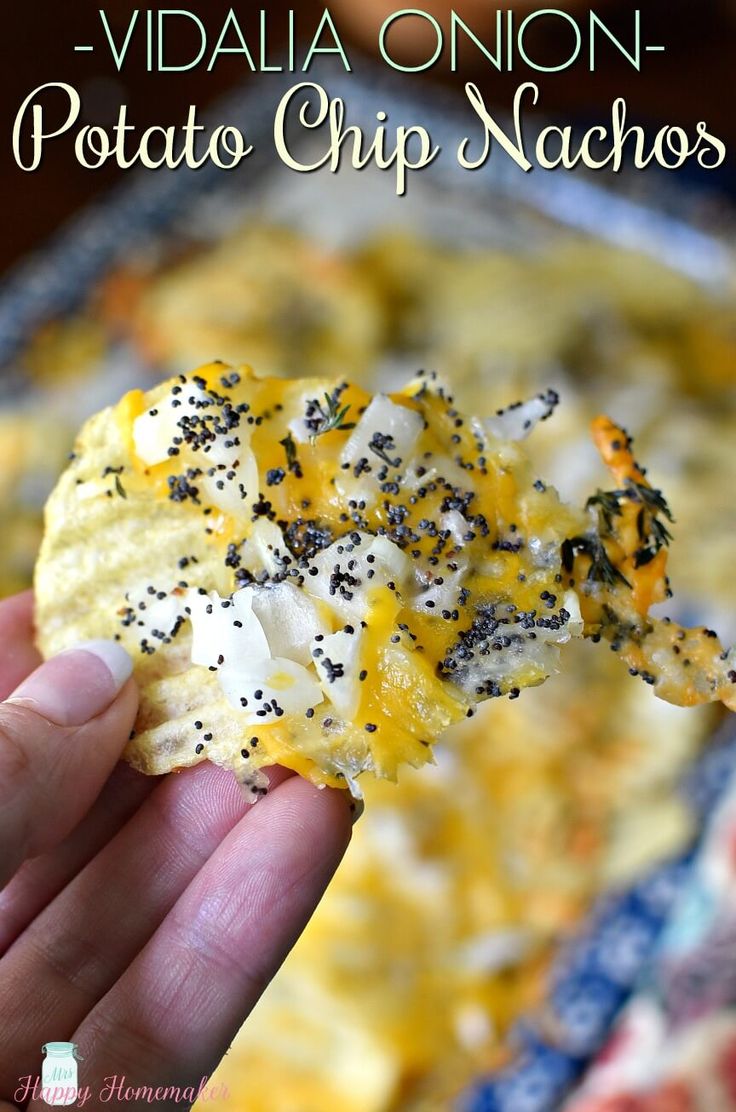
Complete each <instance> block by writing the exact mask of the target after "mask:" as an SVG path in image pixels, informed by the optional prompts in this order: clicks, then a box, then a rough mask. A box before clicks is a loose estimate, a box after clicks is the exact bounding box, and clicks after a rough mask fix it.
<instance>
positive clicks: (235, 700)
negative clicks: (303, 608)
mask: <svg viewBox="0 0 736 1112" xmlns="http://www.w3.org/2000/svg"><path fill="white" fill-rule="evenodd" d="M218 678H219V680H220V684H221V686H222V689H223V691H224V692H225V697H226V699H227V700H228V702H229V703H230V704H231V705H232V706H233V707H235V708H236V709H237V710H239V711H242V712H243V721H244V722H245V723H247V724H249V725H253V726H258V725H265V724H266V723H269V722H278V720H279V719H280V718H282V717H283V716H284V715H286V714H303V713H304V712H305V711H306V710H307V709H308V708H309V707H314V706H318V705H319V704H320V703H321V702H322V699H323V696H322V691H321V689H320V685H319V684H318V682H317V680H316V679H315V677H314V676H313V675H312V674H311V673H310V672H308V671H307V669H306V668H305V667H304V666H303V665H301V664H297V663H296V662H295V661H293V660H287V659H286V658H285V657H274V658H273V659H271V660H251V661H250V662H247V663H240V662H239V663H238V664H237V666H235V665H228V666H226V667H224V668H222V669H221V670H220V674H219V677H218ZM259 712H265V713H259Z"/></svg>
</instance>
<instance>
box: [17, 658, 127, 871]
mask: <svg viewBox="0 0 736 1112" xmlns="http://www.w3.org/2000/svg"><path fill="white" fill-rule="evenodd" d="M131 673H132V663H131V660H130V657H129V656H128V654H127V653H126V652H125V650H124V649H123V648H122V647H121V646H120V645H118V644H117V643H116V642H115V641H88V642H85V643H84V644H81V645H78V646H77V647H75V648H74V649H70V650H68V651H67V652H63V653H61V654H60V655H59V656H56V657H53V658H52V659H51V660H48V661H46V663H45V664H42V665H41V666H40V667H39V668H37V669H36V670H35V672H32V673H31V675H30V676H28V678H27V679H25V680H24V681H23V683H22V684H21V685H20V687H18V688H17V689H16V690H15V691H14V692H13V694H12V695H11V696H10V697H9V698H8V699H7V700H6V701H5V702H4V703H0V887H2V885H4V884H5V883H6V882H7V881H8V880H9V879H10V877H11V876H12V875H13V873H14V872H15V870H16V869H17V868H18V866H19V865H20V864H21V862H22V861H23V860H24V859H25V858H26V857H31V856H34V855H35V854H37V853H40V852H41V851H42V850H46V849H48V848H49V847H50V846H52V845H54V844H56V843H57V842H59V841H60V840H61V839H62V838H64V837H65V836H66V835H67V834H68V833H69V832H70V831H71V830H72V829H73V828H74V827H75V826H76V825H77V823H78V822H79V821H80V819H81V818H82V817H83V816H84V815H85V814H86V812H87V811H88V810H89V808H90V806H91V805H92V803H93V802H94V800H95V798H96V797H97V795H98V793H99V792H100V790H101V788H102V785H103V784H104V782H105V780H106V779H107V777H108V776H109V774H110V772H111V771H112V768H113V766H114V765H115V763H116V761H117V760H118V758H119V756H120V754H121V752H122V750H123V747H124V745H125V742H126V741H127V739H128V736H129V734H130V730H131V727H132V725H133V721H134V719H135V712H136V706H137V695H136V690H135V684H134V683H133V682H132V681H131V679H130V676H131Z"/></svg>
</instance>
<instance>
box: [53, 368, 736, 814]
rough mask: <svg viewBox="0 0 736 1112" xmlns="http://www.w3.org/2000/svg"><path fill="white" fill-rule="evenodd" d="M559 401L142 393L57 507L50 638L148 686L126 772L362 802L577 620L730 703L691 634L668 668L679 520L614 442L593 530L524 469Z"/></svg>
mask: <svg viewBox="0 0 736 1112" xmlns="http://www.w3.org/2000/svg"><path fill="white" fill-rule="evenodd" d="M557 400H558V399H557V397H556V395H554V394H553V393H552V392H548V393H546V394H541V395H539V396H538V397H536V398H533V399H531V400H530V401H529V402H526V403H518V404H515V405H513V406H511V407H509V408H508V409H506V410H504V411H498V412H497V413H496V414H495V415H494V416H493V417H490V418H487V419H485V420H482V419H478V418H470V417H466V416H464V415H462V414H461V413H460V412H459V411H458V410H457V409H456V408H455V406H454V403H453V399H452V397H451V396H450V395H449V394H448V393H447V391H446V389H445V388H444V387H443V386H442V384H441V383H440V382H439V381H438V380H437V379H436V376H434V375H424V374H420V375H419V376H418V377H417V378H416V379H415V380H413V381H412V382H410V383H409V384H408V385H407V386H406V387H405V388H404V389H403V390H401V391H399V392H397V393H394V394H390V395H387V394H376V395H374V396H373V397H371V396H370V395H369V394H368V393H366V392H365V391H364V390H362V389H360V388H359V387H356V386H353V385H350V384H348V383H346V382H343V381H339V380H338V381H335V380H333V379H302V380H291V381H287V380H281V379H271V378H259V377H258V376H257V375H255V374H254V373H253V372H252V371H251V370H250V369H248V368H243V369H241V370H240V371H233V370H232V369H231V368H228V367H225V366H224V365H222V364H212V365H209V366H207V367H204V368H201V369H200V370H199V371H198V372H196V373H194V374H193V375H190V376H185V375H180V376H179V377H178V378H174V379H172V380H169V381H168V382H165V383H163V384H161V385H160V386H159V387H157V388H156V389H154V390H152V391H150V392H149V393H147V394H144V393H143V392H142V391H133V392H132V393H130V394H128V395H126V397H125V398H123V399H122V401H121V402H120V403H119V405H118V406H117V407H115V408H113V409H108V410H105V411H103V412H102V413H100V414H98V415H97V416H96V417H94V418H93V419H92V420H91V421H90V422H89V423H88V424H87V425H86V426H85V428H84V429H83V431H82V434H81V436H80V439H79V442H78V445H77V448H76V452H75V458H74V460H73V461H72V464H71V466H70V467H69V469H68V470H67V472H66V473H65V475H64V476H63V477H62V479H61V481H60V483H59V485H58V487H57V489H56V491H55V493H54V495H53V496H52V498H51V500H50V501H49V504H48V508H47V528H46V536H45V539H44V544H43V548H42V552H41V555H40V559H39V563H38V568H37V576H36V587H37V595H38V625H39V640H40V645H41V647H42V649H43V651H44V652H45V653H52V652H56V651H59V650H60V649H62V648H64V647H67V646H69V645H70V644H73V643H74V642H76V641H79V640H83V639H86V638H88V637H93V636H94V637H99V636H116V637H117V638H119V639H120V640H121V642H122V643H123V644H124V645H125V647H126V648H127V649H128V650H129V651H130V652H131V654H132V655H133V658H134V661H135V671H136V676H137V679H138V681H139V684H140V686H141V706H140V713H139V718H138V721H137V723H136V730H135V736H134V737H133V738H132V739H131V742H130V744H129V746H128V748H127V751H126V756H127V757H128V759H129V760H130V761H131V763H132V764H133V765H135V766H136V767H138V768H140V769H141V770H143V771H145V772H148V773H161V772H166V771H168V770H170V769H173V768H178V767H182V766H187V765H192V764H196V763H198V762H199V761H202V760H205V759H209V760H212V761H214V762H215V763H218V764H221V765H224V766H225V767H228V768H231V769H232V770H233V771H234V772H235V774H236V776H237V777H238V779H239V780H240V781H241V783H243V784H244V785H245V786H246V787H247V789H248V790H249V791H250V792H251V793H253V794H254V795H258V794H259V793H260V792H262V791H264V790H265V786H266V780H265V777H264V775H263V773H262V772H261V771H260V770H261V769H262V767H263V766H265V765H270V764H274V763H279V764H283V765H286V766H287V767H290V768H293V769H295V770H296V771H298V772H300V773H303V774H305V775H307V776H309V777H310V778H311V779H312V780H314V781H315V782H316V783H318V784H330V785H334V786H347V787H349V788H350V790H351V791H353V792H354V793H358V792H359V786H358V777H359V776H360V775H361V774H362V773H364V772H372V773H374V774H375V775H376V776H378V777H383V778H388V779H395V778H396V774H397V771H398V768H399V766H400V765H401V764H404V763H408V764H411V765H414V766H419V765H422V764H424V763H426V762H427V761H428V760H430V759H431V746H432V744H433V743H434V742H435V741H436V740H437V738H438V737H439V736H440V735H441V734H442V732H443V731H444V730H445V728H446V727H447V726H449V725H450V724H451V723H453V722H456V721H459V720H460V719H462V718H463V717H465V716H466V715H468V714H469V713H472V709H473V706H474V705H475V704H476V703H478V702H480V701H482V700H484V699H487V698H494V697H499V696H503V695H508V696H510V697H512V698H515V697H516V696H517V695H518V694H519V693H520V691H521V689H522V688H524V687H529V686H534V685H537V684H539V683H541V682H543V681H544V680H545V679H546V678H547V677H548V676H549V675H550V674H551V673H552V672H554V671H556V669H557V666H558V659H559V651H560V646H561V645H563V644H565V643H566V642H568V641H570V640H571V639H572V638H575V637H579V636H581V635H582V633H583V627H584V622H583V617H584V618H585V623H586V632H588V633H590V634H592V635H593V636H594V637H596V638H598V637H599V636H600V635H601V631H602V630H603V632H606V635H607V632H608V630H609V629H612V628H615V630H616V632H615V637H614V638H613V639H614V641H615V642H616V643H617V644H618V647H619V648H620V649H621V651H622V653H623V655H624V657H625V659H626V660H627V662H629V663H630V662H631V661H635V662H636V670H637V671H638V672H639V674H641V675H642V676H643V678H644V679H646V680H647V682H651V683H652V684H653V685H654V686H655V690H660V691H661V693H662V694H663V695H664V696H665V697H666V698H669V699H671V700H673V701H678V699H679V698H680V697H682V699H683V700H684V701H685V702H688V703H694V702H704V701H709V700H713V699H718V698H724V699H728V698H729V696H730V695H731V694H732V692H733V690H734V687H733V680H732V679H731V678H730V676H731V673H732V669H733V666H734V665H733V660H732V657H729V656H727V654H725V653H723V650H722V649H721V646H720V643H719V642H718V640H717V638H715V636H713V637H711V636H710V635H709V634H706V633H704V632H702V631H683V635H684V637H685V638H686V642H685V643H686V647H687V656H688V659H689V660H690V662H691V665H690V666H689V670H688V672H687V676H686V677H683V676H682V675H681V671H682V669H681V668H680V667H679V666H678V669H674V670H673V667H672V666H671V661H670V659H669V657H667V658H666V659H665V656H663V655H662V645H663V644H664V642H666V641H668V639H671V637H672V636H675V634H674V633H673V632H672V631H674V630H675V629H676V628H678V627H674V626H673V627H671V628H670V627H667V626H666V624H665V623H662V622H658V621H656V620H654V619H651V618H650V617H649V615H648V611H649V606H650V604H651V603H652V602H655V601H658V600H659V598H660V597H662V596H663V593H664V587H663V582H664V580H663V575H664V555H663V554H664V548H665V545H666V542H667V541H668V539H669V534H668V533H667V530H666V527H665V526H664V524H663V522H662V518H661V514H662V513H663V512H664V511H663V509H662V507H663V506H664V505H665V504H664V503H663V500H662V498H661V495H660V494H659V492H657V491H653V490H652V489H651V488H650V487H649V486H648V484H647V482H646V479H645V478H644V476H643V473H642V472H641V471H639V470H638V469H636V468H635V465H633V462H632V461H631V459H630V451H629V446H628V441H626V442H625V443H623V442H622V443H621V444H620V445H619V447H618V448H616V447H615V443H616V442H617V437H621V438H625V434H623V433H622V432H621V433H620V432H619V431H618V430H616V429H615V426H612V425H610V424H605V422H604V423H603V424H602V425H601V426H600V428H598V429H597V432H596V435H597V437H598V439H599V441H600V443H601V446H602V450H603V454H604V457H606V459H607V462H608V463H609V464H610V465H611V467H612V469H613V471H614V474H615V475H616V476H617V479H618V480H619V481H620V482H621V483H622V484H623V488H622V490H620V491H617V492H614V493H612V494H610V495H606V496H603V495H599V496H597V497H598V501H596V499H595V498H594V499H593V500H592V501H591V505H590V506H589V507H588V509H587V510H585V511H582V510H581V511H578V510H575V509H573V508H570V507H567V506H565V505H563V504H562V503H561V501H560V499H559V498H558V496H557V494H556V492H555V491H554V489H553V488H552V487H551V486H549V485H548V484H546V483H545V482H544V481H543V480H541V479H540V478H538V477H537V476H536V475H535V473H534V470H533V468H532V466H531V463H530V462H529V459H528V456H527V454H526V452H525V450H524V447H523V445H522V443H521V441H522V439H523V438H524V437H526V435H528V433H529V432H531V431H532V429H533V427H534V425H535V424H536V423H537V422H538V421H540V420H545V419H546V418H547V417H549V416H550V414H551V413H552V411H553V409H554V408H555V406H556V404H557ZM601 420H603V419H601ZM601 430H603V431H601ZM612 430H613V431H612ZM614 502H615V506H614ZM614 518H616V524H615V526H614V522H613V519H614ZM619 518H621V524H620V525H619V524H618V519H619ZM601 522H605V523H606V524H607V525H608V526H609V528H608V531H607V532H606V530H605V529H604V528H603V526H602V524H601ZM624 524H625V525H626V529H627V530H628V531H627V532H625V535H624V531H623V526H624ZM632 530H633V533H632ZM632 545H633V547H632ZM645 565H646V566H645ZM627 576H628V578H627ZM581 601H582V603H583V615H582V616H581V611H580V602H581ZM614 612H615V615H616V618H617V621H618V624H617V625H616V623H615V622H614V619H613V617H611V614H612V613H614ZM663 630H666V632H665V633H662V631H663ZM676 636H679V633H678V634H676ZM665 655H666V654H665ZM671 655H672V659H673V660H674V650H673V653H672V654H671ZM631 667H632V668H633V664H631ZM734 678H736V677H734Z"/></svg>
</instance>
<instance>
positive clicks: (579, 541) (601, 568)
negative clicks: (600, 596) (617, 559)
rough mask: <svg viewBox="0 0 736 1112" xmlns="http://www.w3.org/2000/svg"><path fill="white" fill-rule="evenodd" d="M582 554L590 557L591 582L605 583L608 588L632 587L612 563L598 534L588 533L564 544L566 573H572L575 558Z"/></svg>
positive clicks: (589, 578)
mask: <svg viewBox="0 0 736 1112" xmlns="http://www.w3.org/2000/svg"><path fill="white" fill-rule="evenodd" d="M581 553H583V554H584V555H586V556H589V557H590V567H589V568H588V574H587V576H586V579H588V580H589V581H590V582H592V583H605V584H606V586H608V587H613V586H615V585H616V583H623V584H624V585H625V586H627V587H629V588H630V587H631V584H630V583H629V581H628V579H627V578H626V576H625V575H624V574H623V572H621V571H620V570H619V569H618V568H617V567H616V565H615V564H613V563H612V562H611V558H610V556H609V555H608V553H607V552H606V547H605V545H604V544H603V541H602V540H601V539H600V537H599V536H598V535H597V534H595V533H587V534H586V535H585V536H582V537H570V538H568V540H566V541H563V542H562V566H563V567H564V569H565V571H567V572H568V573H569V572H571V571H572V569H573V564H574V563H575V557H576V556H578V555H580V554H581Z"/></svg>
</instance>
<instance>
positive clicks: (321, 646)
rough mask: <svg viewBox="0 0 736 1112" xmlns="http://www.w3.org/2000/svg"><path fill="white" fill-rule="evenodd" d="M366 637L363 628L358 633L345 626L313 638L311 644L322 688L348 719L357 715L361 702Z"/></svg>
mask: <svg viewBox="0 0 736 1112" xmlns="http://www.w3.org/2000/svg"><path fill="white" fill-rule="evenodd" d="M362 638H363V631H362V630H361V629H360V628H358V629H356V630H355V632H354V633H347V632H346V631H345V630H342V629H341V630H339V631H338V632H337V633H330V634H329V635H328V636H327V637H323V638H322V639H321V640H319V641H313V642H312V646H311V650H312V658H313V660H314V664H315V667H316V668H317V673H318V675H319V679H320V683H321V685H322V690H323V691H324V693H325V695H326V696H327V697H328V699H329V700H330V702H331V703H332V705H333V706H334V708H335V710H336V711H337V713H338V714H339V715H340V716H341V717H342V718H345V719H347V720H348V721H350V720H351V719H353V718H354V717H355V715H356V714H357V711H358V705H359V703H360V693H361V684H360V680H359V679H358V673H359V671H360V650H361V641H362Z"/></svg>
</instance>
